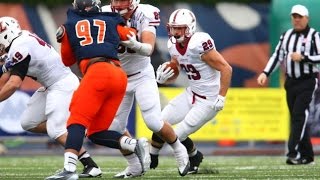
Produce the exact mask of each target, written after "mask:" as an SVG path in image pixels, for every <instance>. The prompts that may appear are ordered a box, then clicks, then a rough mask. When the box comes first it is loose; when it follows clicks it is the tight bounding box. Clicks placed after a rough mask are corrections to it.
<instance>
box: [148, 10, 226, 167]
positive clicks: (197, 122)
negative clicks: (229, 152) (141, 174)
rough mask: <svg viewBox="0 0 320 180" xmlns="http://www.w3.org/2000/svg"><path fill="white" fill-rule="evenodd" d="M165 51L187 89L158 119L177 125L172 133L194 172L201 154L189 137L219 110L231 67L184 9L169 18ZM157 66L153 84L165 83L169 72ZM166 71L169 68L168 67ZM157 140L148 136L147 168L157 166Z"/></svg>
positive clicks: (191, 14) (154, 136)
mask: <svg viewBox="0 0 320 180" xmlns="http://www.w3.org/2000/svg"><path fill="white" fill-rule="evenodd" d="M168 30H169V35H170V37H169V40H168V50H169V53H170V56H171V57H172V59H175V60H176V61H177V62H178V64H180V68H181V69H182V70H183V71H184V72H185V73H186V74H187V77H188V79H189V87H187V88H186V90H185V91H184V92H183V93H181V94H180V95H178V96H177V97H175V98H174V99H173V100H171V101H170V102H169V103H168V105H167V106H166V107H165V108H164V109H163V110H162V112H161V118H162V119H166V120H167V121H168V122H169V123H170V124H177V126H176V128H175V132H176V134H177V135H178V137H179V138H180V141H181V142H182V144H184V145H185V147H186V148H187V150H188V153H189V160H190V169H189V173H197V172H198V168H199V165H200V163H201V162H202V159H203V155H202V153H201V152H200V151H199V150H197V149H196V147H195V145H194V143H193V141H192V140H191V139H190V137H189V135H191V134H192V133H194V132H196V131H197V130H199V129H200V128H201V127H202V126H203V125H204V124H206V123H207V122H208V121H210V120H211V119H212V118H214V117H215V116H216V115H217V113H218V112H219V111H220V110H222V109H223V106H224V103H225V99H226V95H227V90H228V88H229V86H230V81H231V75H232V68H231V66H230V65H229V64H228V63H227V61H226V60H225V59H224V58H223V57H222V55H221V54H220V53H219V52H218V51H217V50H216V47H215V44H214V41H213V39H212V38H211V37H210V35H209V34H207V33H204V32H196V17H195V15H194V14H193V12H191V11H190V10H188V9H177V10H175V11H174V12H173V13H172V14H171V15H170V18H169V23H168ZM164 68H165V66H164V65H160V66H159V68H158V69H157V73H156V74H157V82H158V83H160V84H163V83H166V81H167V80H168V78H170V77H171V76H172V74H171V75H169V76H168V73H170V71H169V70H168V69H166V70H165V71H164ZM169 68H170V67H169ZM163 143H164V142H163V141H162V140H161V138H159V137H157V135H156V134H154V135H153V136H152V143H151V145H152V146H151V150H150V153H151V161H152V162H151V168H156V167H157V166H158V154H159V151H160V149H161V147H162V145H163Z"/></svg>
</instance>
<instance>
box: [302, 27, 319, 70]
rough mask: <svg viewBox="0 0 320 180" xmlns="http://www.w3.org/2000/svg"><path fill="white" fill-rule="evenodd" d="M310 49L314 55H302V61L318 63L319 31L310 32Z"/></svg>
mask: <svg viewBox="0 0 320 180" xmlns="http://www.w3.org/2000/svg"><path fill="white" fill-rule="evenodd" d="M311 49H313V51H314V52H315V53H314V55H308V56H305V57H304V61H306V62H311V63H316V64H318V63H320V37H319V32H316V31H315V32H314V33H313V34H312V40H311Z"/></svg>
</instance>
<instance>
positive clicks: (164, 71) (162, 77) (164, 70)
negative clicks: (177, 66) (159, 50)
mask: <svg viewBox="0 0 320 180" xmlns="http://www.w3.org/2000/svg"><path fill="white" fill-rule="evenodd" d="M167 64H169V62H165V63H163V64H161V65H160V66H159V67H158V69H157V77H156V80H157V82H158V83H159V84H164V83H165V82H166V81H167V80H168V79H169V78H170V77H172V76H173V75H174V71H173V69H172V68H171V67H166V66H167Z"/></svg>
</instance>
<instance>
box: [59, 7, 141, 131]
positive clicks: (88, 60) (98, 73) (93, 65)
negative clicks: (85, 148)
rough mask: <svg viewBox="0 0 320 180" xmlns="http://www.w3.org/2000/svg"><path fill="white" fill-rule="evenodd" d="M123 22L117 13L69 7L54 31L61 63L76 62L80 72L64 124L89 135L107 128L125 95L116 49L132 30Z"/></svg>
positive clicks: (123, 74) (70, 63) (122, 75)
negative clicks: (59, 48) (57, 29)
mask: <svg viewBox="0 0 320 180" xmlns="http://www.w3.org/2000/svg"><path fill="white" fill-rule="evenodd" d="M122 24H123V20H122V18H121V16H119V15H118V14H117V13H81V12H78V11H74V10H71V9H69V10H68V13H67V21H66V23H65V24H64V25H63V26H61V27H60V30H59V31H58V32H60V33H58V34H57V39H58V41H59V42H61V56H62V60H63V62H64V64H65V65H66V66H71V65H72V64H74V63H76V62H77V63H78V64H79V67H80V70H81V72H82V74H83V78H82V80H81V82H80V86H79V87H78V89H77V90H76V91H75V92H74V95H73V98H72V101H71V104H70V113H71V114H70V117H69V119H68V122H67V126H69V125H71V124H81V125H83V126H85V127H86V129H87V135H88V136H90V135H91V134H93V133H95V132H99V131H103V130H107V129H108V128H109V126H110V124H111V123H112V121H113V119H114V116H115V114H116V111H117V109H118V107H119V105H120V103H121V101H122V98H123V96H124V94H125V89H126V85H127V76H126V74H125V72H124V71H123V70H122V69H121V68H120V62H119V60H118V56H117V49H118V45H119V43H120V40H125V39H124V38H125V37H126V35H127V34H129V31H134V29H131V28H126V27H124V26H122ZM134 32H135V31H134ZM120 37H121V39H120Z"/></svg>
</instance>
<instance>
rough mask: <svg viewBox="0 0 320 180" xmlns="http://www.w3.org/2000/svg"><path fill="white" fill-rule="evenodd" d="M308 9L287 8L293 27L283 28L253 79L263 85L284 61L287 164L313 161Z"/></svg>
mask: <svg viewBox="0 0 320 180" xmlns="http://www.w3.org/2000/svg"><path fill="white" fill-rule="evenodd" d="M308 22H309V12H308V9H307V8H306V7H305V6H303V5H300V4H298V5H294V6H293V7H292V9H291V23H292V26H293V28H291V29H289V30H287V31H285V32H284V33H283V34H282V35H281V36H280V40H279V42H278V45H277V46H276V48H275V51H274V53H273V54H272V56H271V57H270V59H269V61H268V63H267V65H266V67H265V69H264V70H263V72H262V73H261V74H260V75H259V77H258V79H257V82H258V84H260V85H264V84H265V83H266V81H267V79H268V76H269V75H270V74H271V73H272V72H273V71H274V70H275V69H277V68H278V67H279V64H280V63H282V64H284V67H285V74H286V80H285V84H284V87H285V90H286V99H287V104H288V108H289V112H290V135H289V142H288V153H287V160H286V163H287V164H289V165H298V164H310V163H313V162H314V152H313V148H312V144H311V140H310V132H309V126H308V123H307V119H308V115H309V104H310V102H311V100H312V98H313V96H314V92H315V90H316V88H317V85H318V82H317V81H318V79H317V76H318V73H319V69H318V68H317V64H319V63H320V37H319V33H318V32H317V31H316V30H315V29H314V28H311V27H310V26H309V24H308Z"/></svg>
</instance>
